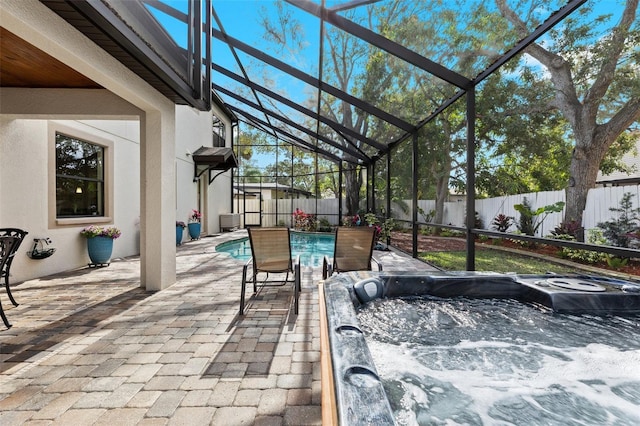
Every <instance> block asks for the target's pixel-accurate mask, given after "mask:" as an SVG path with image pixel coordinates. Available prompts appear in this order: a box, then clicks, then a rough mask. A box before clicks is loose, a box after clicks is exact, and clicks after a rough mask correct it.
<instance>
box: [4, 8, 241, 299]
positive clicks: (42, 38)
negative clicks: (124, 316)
mask: <svg viewBox="0 0 640 426" xmlns="http://www.w3.org/2000/svg"><path fill="white" fill-rule="evenodd" d="M0 25H1V26H3V27H4V28H6V29H7V30H9V31H11V32H12V33H14V34H16V35H17V36H19V37H21V38H23V39H24V40H26V41H27V42H29V43H31V44H32V45H34V46H36V47H37V48H39V49H41V50H42V51H44V52H46V53H47V54H49V55H51V56H52V57H54V58H56V59H58V60H59V61H61V62H63V63H65V64H66V65H68V66H70V67H71V68H73V69H75V70H77V71H79V72H80V73H82V74H84V75H85V76H87V77H88V78H90V79H92V80H93V81H95V82H96V83H98V84H100V85H101V86H102V87H104V90H78V89H57V90H46V89H6V88H5V89H1V90H2V92H1V93H0V98H1V99H2V102H0V200H1V201H2V202H1V203H0V227H9V226H16V227H20V228H23V229H26V230H28V231H29V235H28V236H27V240H26V241H25V242H24V243H23V244H24V246H22V247H21V252H22V253H24V252H25V250H27V249H28V248H30V246H31V244H32V241H33V238H34V237H46V236H48V237H50V238H51V239H52V240H53V244H52V246H54V247H56V248H57V250H58V251H57V252H56V253H55V254H54V255H53V256H52V257H50V258H49V259H45V260H38V261H33V260H31V259H28V258H27V257H26V255H24V256H22V255H20V256H19V258H20V259H16V260H15V261H14V263H13V266H12V275H13V277H12V281H13V282H19V281H21V280H24V279H28V278H33V277H40V276H44V275H48V274H50V273H53V272H58V271H62V270H67V269H72V268H75V267H78V266H82V265H84V264H86V262H87V257H86V256H87V255H86V242H85V241H83V240H82V239H81V237H80V236H79V231H80V229H82V227H83V226H84V225H78V226H75V225H74V226H69V227H66V228H59V227H55V226H51V225H50V224H49V222H48V216H47V206H48V192H47V191H48V189H47V188H48V184H49V180H50V178H49V177H48V175H47V168H48V154H47V152H48V151H47V149H48V143H49V142H48V138H47V129H48V126H49V125H50V124H51V123H63V124H65V125H68V126H72V127H75V128H77V129H78V130H79V131H82V132H85V133H88V134H95V135H96V136H98V137H102V138H105V139H108V140H111V141H113V154H114V174H113V176H114V186H113V194H114V201H113V203H114V204H113V207H114V210H113V224H114V225H116V226H118V227H120V228H121V229H122V230H123V236H122V237H121V238H120V239H118V240H116V242H115V245H114V250H115V252H114V256H116V257H119V256H128V255H132V254H137V253H140V255H141V271H140V283H141V286H142V287H144V288H146V289H148V290H161V289H163V288H166V287H168V286H170V285H171V284H173V283H174V282H175V280H176V264H175V258H176V246H175V231H174V227H175V220H176V218H178V220H184V218H185V217H184V216H185V214H188V212H189V211H190V209H191V208H195V204H194V203H196V202H197V191H196V184H194V183H193V164H192V162H191V164H189V161H187V159H186V156H185V153H186V150H187V149H192V148H193V147H195V149H197V148H198V147H200V146H202V145H205V146H210V145H211V136H210V135H211V114H210V113H202V112H198V111H195V110H192V109H191V108H188V107H181V106H179V107H177V106H176V105H174V104H173V103H172V102H171V101H169V100H168V99H166V98H165V97H164V96H162V95H161V94H160V93H159V92H157V91H156V90H155V89H153V88H152V87H151V86H150V85H149V84H147V83H146V82H145V81H143V80H142V79H140V78H139V77H138V76H137V75H135V74H134V73H132V72H131V71H130V70H128V69H127V68H126V67H124V65H122V64H121V63H120V62H119V61H117V60H116V59H115V58H113V57H111V56H110V55H109V54H107V53H106V52H105V51H103V50H102V49H100V48H99V47H98V46H96V45H95V44H94V43H93V42H92V41H90V40H89V39H87V38H86V37H85V36H84V35H82V34H81V33H80V32H78V31H77V30H76V29H75V28H73V27H71V26H70V25H69V24H68V23H66V22H65V21H64V20H62V19H61V18H60V17H58V16H57V15H56V14H54V13H53V12H52V11H50V10H49V9H48V8H47V7H45V6H44V5H43V4H42V3H40V2H39V1H36V0H2V1H0ZM228 128H229V129H230V128H231V126H230V123H229V126H228ZM223 182H224V179H221V178H218V179H217V180H216V182H214V184H212V185H211V186H208V185H207V187H206V188H203V189H204V194H205V195H204V199H205V201H206V202H207V203H208V205H207V207H206V211H211V212H212V213H211V214H212V218H211V219H208V222H207V225H206V226H207V227H209V228H210V232H215V231H216V227H217V217H216V220H215V222H212V221H213V217H214V216H213V212H215V213H216V214H217V213H218V212H220V211H229V210H230V208H231V205H230V202H226V204H227V205H226V206H225V205H224V204H225V203H224V202H223V201H224V200H229V199H230V184H229V185H228V189H227V192H226V193H225V194H222V193H221V194H218V193H216V194H215V196H214V195H209V194H208V191H212V190H216V191H217V190H220V191H223V190H224V187H225V185H224V183H223ZM227 182H228V181H227ZM214 207H215V209H214ZM203 210H204V208H203ZM178 216H180V217H178Z"/></svg>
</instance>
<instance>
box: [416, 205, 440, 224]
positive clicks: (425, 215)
mask: <svg viewBox="0 0 640 426" xmlns="http://www.w3.org/2000/svg"><path fill="white" fill-rule="evenodd" d="M418 213H419V214H420V216H422V219H424V221H425V223H429V222H431V221H432V220H433V218H434V216H435V215H436V211H435V210H433V209H431V210H429V212H428V213H427V212H425V211H424V209H423V208H422V207H418Z"/></svg>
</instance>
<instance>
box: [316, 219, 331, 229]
mask: <svg viewBox="0 0 640 426" xmlns="http://www.w3.org/2000/svg"><path fill="white" fill-rule="evenodd" d="M318 231H320V232H331V222H329V219H327V218H326V217H324V216H323V217H321V218H320V219H318Z"/></svg>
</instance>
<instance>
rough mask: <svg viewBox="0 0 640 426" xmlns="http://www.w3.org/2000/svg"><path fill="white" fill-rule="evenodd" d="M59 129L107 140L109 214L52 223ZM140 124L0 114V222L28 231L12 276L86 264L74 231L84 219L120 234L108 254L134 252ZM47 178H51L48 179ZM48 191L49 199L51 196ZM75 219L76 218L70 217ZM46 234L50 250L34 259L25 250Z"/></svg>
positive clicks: (82, 240)
mask: <svg viewBox="0 0 640 426" xmlns="http://www.w3.org/2000/svg"><path fill="white" fill-rule="evenodd" d="M55 130H63V131H65V133H70V134H72V135H73V136H76V137H81V138H83V139H86V140H88V141H91V142H103V143H104V141H110V142H111V144H112V145H111V148H110V150H111V151H112V152H111V154H112V155H111V158H110V159H111V163H112V165H113V171H112V172H111V173H112V178H113V191H112V193H113V201H112V204H113V209H112V215H111V216H112V217H110V218H109V219H111V220H106V219H105V220H104V221H103V220H102V218H96V220H92V218H86V219H83V220H82V221H81V222H82V223H74V224H66V225H65V224H58V223H56V219H55V209H54V210H53V211H51V210H50V208H49V203H50V202H52V201H53V202H55V192H54V193H53V194H52V192H51V188H52V186H53V188H55V174H53V179H52V172H53V171H54V168H55V163H54V164H52V158H51V156H50V154H51V151H52V148H53V147H54V142H55V141H54V140H52V137H51V133H52V131H53V132H55ZM139 136H140V124H139V122H138V121H104V120H95V121H71V120H40V119H22V118H9V117H7V116H0V140H1V141H2V143H0V198H1V199H2V203H0V224H1V226H2V227H11V228H20V229H24V230H26V231H28V232H29V234H28V235H27V237H26V239H25V241H24V242H23V244H22V246H21V247H20V251H19V253H18V255H17V256H16V258H15V260H14V262H13V266H12V268H11V272H12V278H11V280H12V282H19V281H23V280H26V279H31V278H36V277H42V276H46V275H50V274H53V273H56V272H61V271H66V270H69V269H74V268H79V267H82V266H86V265H87V264H88V263H89V257H88V255H87V248H86V239H85V238H83V237H81V236H80V233H79V231H80V230H81V229H82V228H83V227H84V226H86V225H89V224H97V225H107V224H109V225H111V224H112V225H115V226H117V227H118V228H120V229H121V230H122V237H120V238H119V239H117V240H116V241H115V242H114V250H113V258H116V257H124V256H131V255H134V254H138V253H139V252H140V228H139V223H140V202H139V200H140V185H139V181H140V179H139V176H140V166H139V164H140V140H139ZM52 180H53V181H52ZM52 197H53V200H52ZM73 220H74V221H78V219H73ZM45 237H49V238H50V239H51V240H52V244H51V245H50V246H49V247H55V248H56V253H55V254H54V255H53V256H51V257H49V258H47V259H40V260H33V259H30V258H29V257H28V256H27V255H26V254H27V252H28V251H30V250H31V248H32V247H33V239H34V238H45Z"/></svg>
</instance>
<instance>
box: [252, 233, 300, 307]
mask: <svg viewBox="0 0 640 426" xmlns="http://www.w3.org/2000/svg"><path fill="white" fill-rule="evenodd" d="M248 232H249V241H250V243H251V254H252V256H251V259H249V261H248V262H247V263H246V264H245V265H244V268H243V269H242V292H241V293H240V315H244V305H245V291H246V287H247V269H248V268H249V266H253V268H252V269H253V277H252V280H253V293H254V294H256V293H257V292H258V280H257V276H258V273H259V272H264V273H266V277H265V279H264V280H262V281H261V282H260V286H261V287H264V286H266V285H276V284H273V283H274V282H279V283H280V284H278V285H285V284H286V283H287V282H291V281H289V273H293V293H294V295H293V298H294V313H295V314H296V315H297V314H298V298H299V296H300V290H301V283H300V279H301V277H300V256H296V258H295V259H293V258H292V256H291V238H290V235H289V229H288V228H249V229H248ZM270 272H272V273H285V272H286V274H287V276H286V278H285V279H284V280H278V281H274V280H271V281H268V277H269V273H270ZM267 283H272V284H267Z"/></svg>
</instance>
